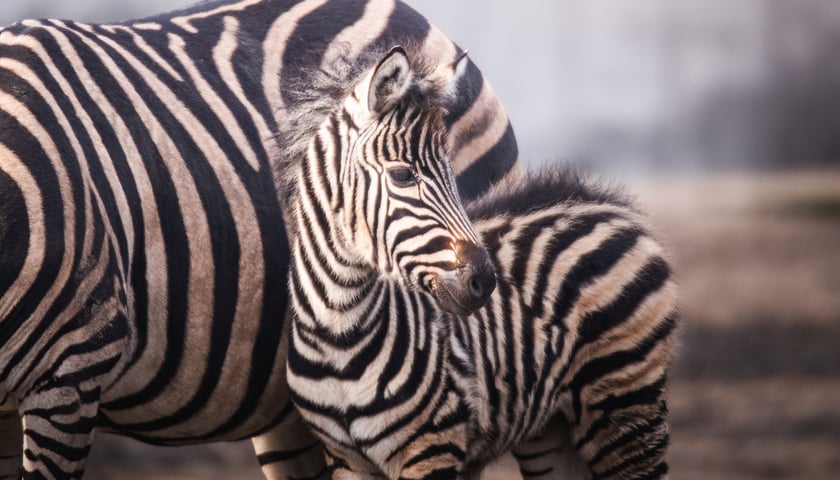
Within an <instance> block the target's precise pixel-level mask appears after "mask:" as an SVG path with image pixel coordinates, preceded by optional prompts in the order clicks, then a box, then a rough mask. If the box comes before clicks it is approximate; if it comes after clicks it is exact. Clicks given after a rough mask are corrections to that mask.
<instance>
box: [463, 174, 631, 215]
mask: <svg viewBox="0 0 840 480" xmlns="http://www.w3.org/2000/svg"><path fill="white" fill-rule="evenodd" d="M566 202H579V203H580V202H583V203H602V204H613V205H620V206H622V207H627V208H630V209H634V207H633V202H632V200H631V198H630V197H629V196H628V195H627V194H626V193H624V191H623V189H622V188H621V187H620V186H617V185H614V184H608V183H605V182H603V181H597V180H594V179H593V178H592V177H591V175H590V174H588V173H586V172H585V171H583V170H582V169H580V168H579V167H570V166H560V165H552V164H548V165H545V166H543V167H541V168H539V169H536V170H532V171H529V172H528V173H527V174H526V175H525V176H524V177H523V178H522V179H521V180H519V181H517V182H501V183H499V184H498V185H497V186H495V187H494V188H492V189H491V190H490V191H489V192H488V193H487V194H486V195H484V196H482V197H480V198H478V199H476V200H475V201H473V202H471V203H469V204H468V205H466V211H467V215H469V217H470V219H471V220H473V221H475V220H482V219H488V218H492V217H496V216H498V215H502V214H506V215H510V216H517V215H524V214H526V213H528V212H531V211H534V210H540V209H543V208H547V207H551V206H554V205H558V204H561V203H566Z"/></svg>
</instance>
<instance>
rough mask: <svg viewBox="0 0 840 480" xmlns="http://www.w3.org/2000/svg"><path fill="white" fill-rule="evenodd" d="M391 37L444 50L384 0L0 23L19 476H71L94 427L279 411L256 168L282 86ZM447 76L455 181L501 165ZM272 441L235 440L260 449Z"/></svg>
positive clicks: (250, 2)
mask: <svg viewBox="0 0 840 480" xmlns="http://www.w3.org/2000/svg"><path fill="white" fill-rule="evenodd" d="M394 43H401V44H403V45H406V46H407V48H409V49H410V50H411V53H412V54H413V55H416V56H421V57H424V58H426V59H427V60H428V61H429V62H431V63H435V64H437V63H442V64H448V63H451V62H452V61H453V59H454V58H456V56H457V54H458V49H457V47H455V46H454V45H453V44H452V43H451V42H450V41H449V40H447V39H446V38H445V37H444V36H443V35H442V34H441V33H440V32H439V31H438V30H437V29H435V28H434V27H433V26H431V25H430V24H429V23H428V22H427V21H426V20H425V19H424V18H423V17H421V16H420V15H419V14H417V13H416V12H414V11H413V10H411V9H410V8H409V7H408V6H406V5H405V4H403V3H400V2H395V1H389V0H367V1H354V0H332V1H327V0H305V1H291V0H243V1H208V2H204V3H200V4H198V5H196V6H193V7H190V8H187V9H184V10H180V11H176V12H173V13H170V14H166V15H161V16H157V17H152V18H148V19H143V20H139V21H131V22H125V23H120V24H112V25H87V24H81V23H76V22H68V21H58V20H43V21H23V22H20V23H18V24H16V25H13V26H10V27H7V28H5V29H4V30H2V32H0V414H2V415H0V417H2V420H0V423H2V424H3V426H6V425H8V426H9V428H4V429H3V432H4V433H5V432H10V433H9V436H8V438H15V436H17V435H19V433H16V432H19V426H18V427H15V426H16V425H18V423H17V420H16V419H15V418H14V416H13V415H9V412H18V413H19V414H21V415H22V416H23V423H24V428H25V435H24V450H25V451H24V452H23V453H24V467H25V469H26V471H27V475H32V476H36V472H37V474H38V475H43V476H46V477H48V478H50V477H54V478H63V477H67V476H80V475H81V472H82V468H83V460H84V457H85V456H86V454H87V450H88V448H89V445H90V439H91V435H92V433H91V432H92V429H93V428H94V427H96V428H101V429H104V430H107V431H113V432H120V433H123V434H126V435H130V436H132V437H135V438H138V439H141V440H144V441H148V442H153V443H159V444H181V443H194V442H207V441H215V440H228V439H236V438H244V437H249V436H253V435H255V434H258V433H260V432H263V431H265V430H266V429H267V428H269V427H271V426H273V425H275V424H278V422H281V421H283V420H287V419H288V418H290V417H294V415H295V414H294V412H293V411H292V409H291V406H290V405H289V403H288V401H287V396H286V384H285V380H284V370H283V368H282V365H283V363H284V361H285V360H284V355H285V354H284V351H283V349H282V348H281V345H282V344H283V342H282V340H281V339H282V337H283V335H284V333H283V332H284V328H283V318H284V312H285V310H286V306H287V296H286V294H285V289H286V272H287V268H288V262H289V258H288V256H289V249H288V242H287V236H286V231H285V228H284V224H283V222H282V218H283V215H284V208H283V205H282V202H281V199H280V198H278V197H282V196H278V192H277V190H276V188H275V178H274V176H275V175H276V174H277V172H276V170H277V169H276V165H277V164H279V163H282V162H289V161H290V160H291V161H293V160H294V159H290V158H288V157H289V156H292V155H296V152H295V151H294V149H293V148H291V147H288V143H283V142H282V141H280V140H282V139H283V138H294V137H295V136H296V135H297V136H300V135H303V134H305V132H306V129H307V128H311V126H310V125H307V121H314V120H309V119H308V117H307V115H306V112H307V109H308V108H309V104H308V103H307V99H306V98H305V97H304V96H300V95H293V94H292V93H291V92H299V91H300V90H301V88H300V86H301V85H305V83H306V81H307V72H309V71H312V70H313V69H318V68H328V67H329V65H330V59H331V58H334V57H336V56H343V57H346V58H349V59H350V60H351V61H352V60H353V59H355V58H359V57H360V56H361V54H362V53H363V52H364V51H366V50H368V49H370V48H377V47H382V46H383V45H390V44H394ZM341 81H342V78H340V77H339V78H336V82H339V83H340V82H341ZM458 90H459V95H458V99H459V101H458V103H457V104H456V105H453V108H451V110H450V114H449V116H448V117H447V120H446V121H447V126H448V127H449V128H450V130H451V134H452V135H451V136H450V138H451V141H452V148H453V151H454V155H453V161H454V165H455V170H456V173H458V174H459V177H458V178H459V180H458V182H459V183H458V184H459V188H460V190H461V193H462V195H463V196H464V197H465V198H470V197H473V196H475V195H476V194H478V193H479V192H482V191H484V190H486V189H487V188H488V187H489V186H490V185H492V184H493V183H495V182H497V181H499V180H501V179H503V178H504V177H506V176H508V175H516V172H517V171H518V166H517V164H516V160H517V159H516V155H517V154H516V144H515V139H514V137H513V133H512V130H511V128H510V124H509V122H508V120H507V117H506V115H505V113H504V111H503V110H502V108H501V106H500V105H499V102H498V100H497V99H496V97H495V95H494V93H493V91H492V89H491V88H490V87H489V86H488V85H487V83H486V82H485V81H484V79H483V78H482V77H481V74H480V72H479V71H478V70H477V69H476V67H475V66H474V65H472V64H470V65H469V68H468V71H467V75H465V77H464V78H463V80H462V81H461V83H460V84H459V85H458ZM313 117H316V116H315V115H313ZM59 414H60V416H59V417H57V415H59ZM68 425H72V426H68ZM4 433H0V436H2V435H3V434H4ZM304 435H305V434H304ZM11 441H13V440H6V439H4V438H2V437H0V442H11ZM284 442H285V439H284V438H280V437H278V436H277V435H269V436H267V437H265V438H264V439H263V440H261V441H257V444H258V445H257V450H258V452H259V453H262V454H263V456H262V459H263V460H264V463H272V460H277V459H282V458H284V457H283V455H281V454H279V453H277V452H279V451H282V450H284V449H285V448H286V447H287V446H286V445H285V444H284ZM275 451H277V452H275ZM273 452H274V453H273ZM272 468H273V467H271V465H268V466H267V467H266V472H267V473H268V474H270V475H274V473H272V472H273V470H272ZM0 473H2V472H0Z"/></svg>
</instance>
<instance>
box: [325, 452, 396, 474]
mask: <svg viewBox="0 0 840 480" xmlns="http://www.w3.org/2000/svg"><path fill="white" fill-rule="evenodd" d="M341 450H342V452H344V454H348V455H349V456H350V457H353V458H354V460H355V461H354V460H348V459H347V458H346V457H344V456H343V454H340V453H338V452H337V451H336V450H335V449H334V448H330V447H329V446H328V447H327V448H326V449H325V457H326V459H327V466H328V468H329V472H330V478H331V479H332V480H382V479H384V478H385V477H384V476H381V475H377V474H376V473H372V472H373V471H374V470H375V467H374V466H373V465H372V464H370V463H369V462H367V461H366V460H363V459H362V458H361V457H360V456H359V455H357V454H356V452H354V451H352V450H346V451H345V450H344V449H341ZM351 463H352V464H354V466H352V467H351ZM362 465H364V467H361V466H362Z"/></svg>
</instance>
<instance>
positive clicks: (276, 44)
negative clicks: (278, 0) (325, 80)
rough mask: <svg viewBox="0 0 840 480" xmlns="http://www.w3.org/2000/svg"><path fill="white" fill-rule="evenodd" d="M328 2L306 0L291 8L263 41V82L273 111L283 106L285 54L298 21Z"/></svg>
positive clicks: (323, 0) (272, 25)
mask: <svg viewBox="0 0 840 480" xmlns="http://www.w3.org/2000/svg"><path fill="white" fill-rule="evenodd" d="M325 3H327V0H305V1H303V2H300V3H298V4H297V5H295V6H294V7H292V8H290V9H289V10H288V11H287V12H286V13H284V14H282V15H280V16H279V17H277V19H276V20H274V23H272V24H271V28H269V30H268V34H267V35H266V37H265V41H264V42H263V55H264V56H265V62H264V63H263V76H262V80H263V81H262V84H263V87H264V88H265V98H267V99H268V104H269V106H270V107H271V111H272V112H274V113H275V114H277V113H278V112H280V111H281V110H282V109H283V107H284V104H283V96H282V95H281V94H280V91H281V85H280V81H281V77H282V71H283V54H284V53H285V51H286V43H288V41H289V37H290V36H291V35H292V33H294V31H295V29H296V28H297V22H298V21H299V20H300V19H301V18H303V17H305V16H306V15H308V14H309V13H311V12H312V11H313V10H315V9H316V8H318V7H320V6H322V5H324V4H325Z"/></svg>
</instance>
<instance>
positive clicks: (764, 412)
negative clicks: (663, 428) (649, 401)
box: [86, 172, 840, 480]
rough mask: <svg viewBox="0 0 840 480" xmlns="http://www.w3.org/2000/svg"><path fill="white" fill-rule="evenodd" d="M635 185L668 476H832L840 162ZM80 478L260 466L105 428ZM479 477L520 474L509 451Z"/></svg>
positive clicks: (838, 394) (839, 321)
mask: <svg viewBox="0 0 840 480" xmlns="http://www.w3.org/2000/svg"><path fill="white" fill-rule="evenodd" d="M628 183H629V188H628V190H630V191H631V192H632V193H634V194H637V195H638V198H639V205H640V206H641V207H642V208H643V209H644V210H645V211H647V212H648V213H650V214H651V216H652V218H653V223H654V225H655V226H656V228H657V229H658V230H659V231H660V232H661V234H662V237H663V238H664V239H665V241H666V243H667V244H668V245H669V246H670V249H671V251H672V252H673V254H674V265H675V266H676V269H677V271H678V274H679V277H680V282H681V285H682V302H683V311H684V317H685V319H684V320H685V321H684V329H683V341H682V343H683V345H682V349H681V352H680V355H679V358H678V360H677V362H676V365H675V368H674V371H673V375H672V381H671V384H670V402H671V425H672V448H671V450H670V452H669V459H670V463H671V470H672V478H674V479H685V480H694V479H697V480H700V479H704V480H708V479H715V480H726V479H733V480H734V479H739V480H753V479H755V480H758V479H804V478H807V479H810V480H822V479H825V480H828V479H832V480H833V479H836V478H838V477H837V475H838V474H837V472H840V173H838V172H812V173H796V174H755V173H749V174H748V173H744V174H737V175H720V176H695V177H691V176H684V177H661V178H655V179H646V180H644V181H638V182H628ZM86 478H90V479H141V478H143V479H146V478H161V479H259V478H262V477H261V475H260V473H259V469H258V467H257V464H256V460H255V459H254V457H253V454H252V453H251V449H250V442H240V443H238V444H216V445H211V446H204V447H180V448H156V447H148V446H145V445H142V444H139V443H136V442H133V441H130V440H126V439H123V438H119V437H114V436H107V435H99V437H98V439H97V442H96V444H95V446H94V449H93V453H92V457H91V459H90V462H89V464H88V475H87V476H86ZM485 478H486V479H494V480H495V479H505V478H518V474H517V473H516V471H515V468H514V467H513V466H512V465H511V464H510V463H509V461H506V462H505V463H503V464H502V465H501V466H499V467H497V468H495V469H494V470H492V471H488V473H487V475H486V476H485Z"/></svg>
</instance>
